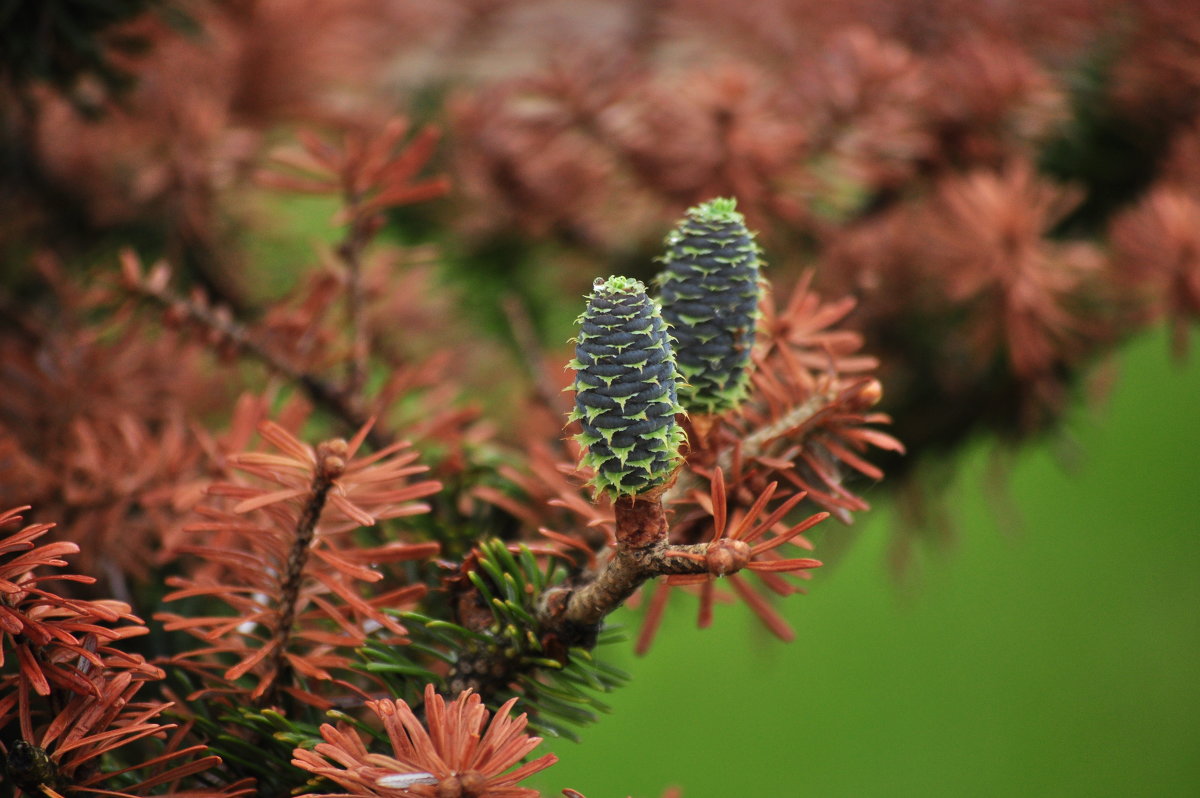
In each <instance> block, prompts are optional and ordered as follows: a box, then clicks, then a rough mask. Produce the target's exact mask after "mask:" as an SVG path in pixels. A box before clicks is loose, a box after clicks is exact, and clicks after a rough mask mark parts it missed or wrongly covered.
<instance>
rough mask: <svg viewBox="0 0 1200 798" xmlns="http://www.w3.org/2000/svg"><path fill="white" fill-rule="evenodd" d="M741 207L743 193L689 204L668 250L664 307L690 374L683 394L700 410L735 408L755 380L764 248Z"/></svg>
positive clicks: (662, 279)
mask: <svg viewBox="0 0 1200 798" xmlns="http://www.w3.org/2000/svg"><path fill="white" fill-rule="evenodd" d="M736 207H737V201H736V200H733V199H714V200H710V201H708V202H705V203H703V204H701V205H698V206H696V207H695V208H690V209H689V210H688V212H687V216H685V217H684V219H683V220H682V221H681V222H680V223H679V224H678V225H677V226H676V227H675V229H674V230H672V231H671V233H670V234H669V235H668V236H667V241H666V244H667V253H666V255H664V256H663V257H662V258H661V260H662V262H663V264H665V266H666V268H665V269H664V270H663V271H662V272H661V273H660V274H659V275H658V283H659V286H660V287H661V289H662V292H661V303H662V315H663V318H664V319H665V320H666V322H667V324H669V325H670V328H671V335H672V336H673V337H674V338H675V344H674V349H675V357H676V359H677V361H678V368H679V373H680V374H681V375H682V376H683V379H684V380H686V383H685V384H681V385H680V386H679V400H680V402H681V403H682V404H683V406H684V408H685V409H686V410H687V411H688V412H689V413H692V414H696V415H715V414H717V413H724V412H725V411H726V410H731V409H733V408H734V407H736V406H737V405H738V403H739V402H741V400H742V399H743V398H744V396H745V394H746V389H747V386H748V384H749V381H750V372H749V365H750V350H751V349H752V348H753V346H754V326H755V323H756V322H757V320H758V316H759V311H758V300H759V293H760V290H761V288H760V282H759V276H758V266H759V260H758V254H759V250H758V245H757V244H755V243H754V234H753V233H751V232H750V231H749V230H747V229H746V221H745V219H744V218H743V216H742V215H741V214H740V213H738V212H737V210H735V209H736Z"/></svg>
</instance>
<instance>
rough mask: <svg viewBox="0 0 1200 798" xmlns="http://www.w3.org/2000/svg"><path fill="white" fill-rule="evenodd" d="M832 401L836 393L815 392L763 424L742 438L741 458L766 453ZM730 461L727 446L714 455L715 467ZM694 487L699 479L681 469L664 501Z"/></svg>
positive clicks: (723, 469)
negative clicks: (773, 444)
mask: <svg viewBox="0 0 1200 798" xmlns="http://www.w3.org/2000/svg"><path fill="white" fill-rule="evenodd" d="M834 401H836V394H833V393H829V394H817V395H815V396H812V397H809V398H808V400H806V401H804V402H802V403H801V404H798V405H796V406H795V407H793V408H792V409H791V410H789V411H787V412H786V413H784V414H783V415H782V416H780V417H779V418H777V419H775V420H774V421H771V422H769V423H766V424H763V425H762V426H761V427H759V428H758V429H756V430H754V431H753V432H751V433H750V434H748V435H746V436H745V437H744V438H742V447H741V451H742V457H743V458H745V459H747V460H749V459H752V458H754V457H757V456H758V455H761V454H767V453H768V451H767V447H768V445H769V444H770V443H771V441H773V440H775V439H777V438H779V437H780V436H781V435H783V434H784V433H786V432H787V431H788V430H790V429H796V428H797V427H801V426H804V425H805V424H807V423H808V422H809V421H811V420H812V419H813V418H815V417H816V416H817V414H818V413H820V412H821V411H823V410H824V409H825V408H826V407H829V405H831V404H833V402H834ZM792 442H796V441H792ZM732 464H733V454H732V452H731V450H729V449H726V450H725V451H722V452H721V453H720V454H718V455H717V462H716V466H717V468H720V469H721V470H722V471H727V470H729V468H730V466H731V465H732ZM697 487H700V480H699V478H698V477H697V476H696V475H695V474H694V473H693V472H691V471H689V470H687V469H681V471H680V475H679V478H678V479H677V480H676V481H675V482H674V484H672V485H671V486H670V487H669V488H667V490H666V491H665V492H664V493H663V503H664V504H671V503H672V502H674V501H676V500H678V499H681V498H683V497H684V496H686V495H687V494H688V492H689V491H692V490H694V489H695V488H697Z"/></svg>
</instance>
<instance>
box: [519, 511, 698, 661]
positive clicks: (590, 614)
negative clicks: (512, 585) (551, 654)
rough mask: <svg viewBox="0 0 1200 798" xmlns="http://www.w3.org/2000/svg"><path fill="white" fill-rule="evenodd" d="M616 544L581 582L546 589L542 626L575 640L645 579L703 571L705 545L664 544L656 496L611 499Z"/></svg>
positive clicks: (662, 514)
mask: <svg viewBox="0 0 1200 798" xmlns="http://www.w3.org/2000/svg"><path fill="white" fill-rule="evenodd" d="M614 509H615V512H616V520H617V547H616V550H615V551H614V552H613V555H612V556H611V557H610V558H609V559H608V560H607V561H606V562H605V563H604V565H603V566H601V567H600V570H599V571H598V572H596V573H595V574H594V575H593V576H592V577H591V578H590V579H588V580H587V581H585V582H584V583H582V584H579V583H574V584H571V583H568V584H566V585H563V586H560V587H557V588H553V589H551V590H548V591H546V596H545V598H544V600H543V603H542V607H541V610H540V613H539V615H540V617H539V621H540V622H541V625H542V628H543V629H544V630H545V631H547V632H549V633H550V634H552V635H555V636H559V637H565V638H566V639H568V640H572V641H574V640H575V639H576V638H578V637H579V636H580V634H581V633H582V634H584V636H589V635H590V634H591V633H593V632H594V630H595V627H597V626H599V624H600V622H601V621H603V620H604V618H605V616H607V615H608V614H609V613H611V612H613V611H614V610H615V609H617V608H618V607H620V606H621V605H622V604H623V603H624V602H625V600H626V599H628V598H629V597H630V596H632V595H633V594H634V592H635V591H636V590H637V589H638V588H639V587H641V586H642V584H643V583H644V582H646V581H647V580H648V579H653V578H655V577H659V576H667V575H670V574H706V573H709V572H710V567H709V563H708V562H707V560H706V554H707V553H708V550H709V546H710V544H708V543H698V544H692V545H686V546H672V545H669V544H668V543H667V533H668V531H669V530H668V525H667V517H666V513H665V512H664V510H663V503H662V500H661V499H660V498H659V497H653V498H646V497H622V498H621V499H618V500H617V501H616V502H615V503H614Z"/></svg>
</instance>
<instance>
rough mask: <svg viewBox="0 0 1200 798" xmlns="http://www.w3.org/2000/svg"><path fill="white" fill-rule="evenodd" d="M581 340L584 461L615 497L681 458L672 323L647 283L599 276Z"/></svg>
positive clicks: (578, 414) (662, 474)
mask: <svg viewBox="0 0 1200 798" xmlns="http://www.w3.org/2000/svg"><path fill="white" fill-rule="evenodd" d="M579 326H580V329H579V336H578V338H576V344H575V359H574V360H572V361H571V364H570V365H571V368H573V369H575V410H574V411H572V413H571V415H570V418H571V420H572V421H575V420H577V421H579V423H580V425H581V426H582V427H583V432H582V433H580V434H579V435H578V436H576V440H578V441H579V442H580V443H581V444H582V445H583V447H584V456H583V461H582V463H583V465H585V466H590V467H591V468H592V469H593V470H594V471H595V477H594V478H593V480H592V485H593V486H594V487H595V489H596V491H597V492H607V493H609V494H610V495H612V496H613V497H614V498H616V497H620V496H635V495H637V494H640V493H645V492H647V491H649V490H652V489H654V488H657V487H659V486H661V485H663V484H665V483H666V482H667V480H669V479H670V478H671V475H672V474H673V473H674V471H675V468H676V466H677V465H678V463H679V459H680V455H679V447H680V446H681V445H682V444H683V430H682V429H681V428H680V427H679V425H678V424H676V423H675V414H676V413H679V412H681V408H680V407H679V402H678V400H677V398H676V394H675V381H676V371H675V358H674V356H673V355H672V354H671V345H670V342H669V336H668V335H667V327H666V324H664V323H663V320H662V317H661V316H660V315H659V312H658V307H657V306H656V305H655V304H654V302H652V301H651V300H650V298H649V297H648V296H646V288H645V286H643V285H642V284H641V283H640V282H639V281H637V280H631V279H629V278H626V277H610V278H608V279H607V280H604V279H597V280H596V283H595V286H594V288H593V289H592V293H591V296H589V297H588V304H587V310H585V311H584V313H583V315H582V316H580V317H579Z"/></svg>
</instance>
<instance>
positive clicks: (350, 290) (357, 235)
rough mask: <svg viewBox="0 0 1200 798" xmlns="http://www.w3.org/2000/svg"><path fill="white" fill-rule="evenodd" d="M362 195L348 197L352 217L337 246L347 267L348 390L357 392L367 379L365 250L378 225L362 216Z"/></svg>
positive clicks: (340, 256) (346, 391)
mask: <svg viewBox="0 0 1200 798" xmlns="http://www.w3.org/2000/svg"><path fill="white" fill-rule="evenodd" d="M358 206H359V198H358V197H357V196H354V195H350V196H348V197H347V198H346V208H347V214H348V215H349V216H350V218H351V222H350V225H349V227H348V229H347V231H346V236H345V238H343V239H342V241H341V243H340V244H338V246H337V255H338V258H340V259H341V261H342V266H343V267H344V268H345V270H346V327H347V329H348V330H349V333H350V360H349V361H348V362H347V363H346V383H345V389H344V390H345V393H346V394H348V395H351V396H354V395H357V394H358V393H359V391H361V390H362V386H363V384H364V383H365V382H366V379H367V358H368V355H369V344H368V341H367V333H366V329H365V327H364V326H363V304H364V299H363V285H362V253H363V250H364V249H365V248H366V245H367V243H368V242H370V240H371V238H372V236H373V233H372V230H371V227H375V228H378V226H379V225H378V224H377V223H374V219H375V217H374V216H368V217H367V218H366V219H360V218H359V207H358Z"/></svg>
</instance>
